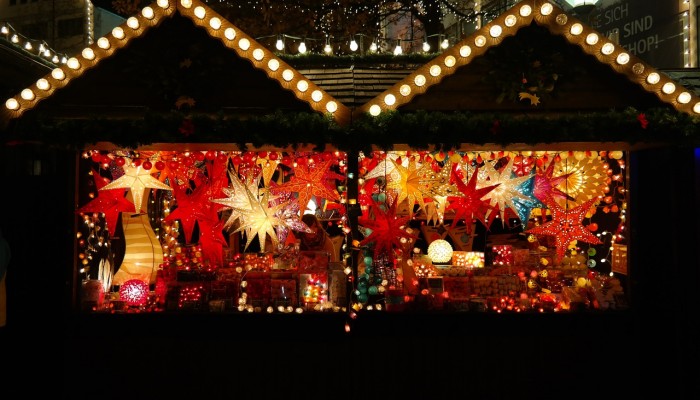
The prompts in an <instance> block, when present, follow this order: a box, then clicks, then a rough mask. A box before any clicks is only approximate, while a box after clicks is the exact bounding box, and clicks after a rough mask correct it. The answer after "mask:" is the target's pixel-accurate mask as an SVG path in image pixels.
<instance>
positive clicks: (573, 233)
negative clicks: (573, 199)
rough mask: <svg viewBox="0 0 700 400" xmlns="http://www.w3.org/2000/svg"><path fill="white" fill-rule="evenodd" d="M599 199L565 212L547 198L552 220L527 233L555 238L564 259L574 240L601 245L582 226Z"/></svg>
mask: <svg viewBox="0 0 700 400" xmlns="http://www.w3.org/2000/svg"><path fill="white" fill-rule="evenodd" d="M598 200H599V199H598V198H597V197H594V198H592V199H590V200H588V201H587V202H585V203H583V204H581V205H579V206H578V207H576V208H572V209H570V210H565V209H563V208H561V207H559V205H558V204H557V202H556V201H554V199H552V197H549V198H547V201H546V202H545V204H547V207H548V208H549V209H550V210H551V211H552V219H551V220H550V221H549V222H546V223H544V224H543V225H540V226H536V227H534V228H531V229H528V230H527V231H526V232H528V233H534V234H540V235H547V236H554V238H555V242H556V246H557V255H558V256H559V257H562V256H563V255H564V253H565V252H566V249H567V248H568V246H569V243H571V242H572V241H574V240H578V241H581V242H586V243H591V244H601V243H602V242H601V241H600V239H598V238H597V237H596V236H595V235H593V234H592V233H591V232H590V231H589V230H588V229H586V227H584V226H583V225H581V221H583V218H584V217H585V215H586V213H587V212H588V210H589V209H590V208H591V206H593V205H594V204H595V203H596V202H597V201H598Z"/></svg>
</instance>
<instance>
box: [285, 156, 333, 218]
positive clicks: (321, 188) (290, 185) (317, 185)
mask: <svg viewBox="0 0 700 400" xmlns="http://www.w3.org/2000/svg"><path fill="white" fill-rule="evenodd" d="M331 163H332V161H331V160H328V161H325V162H323V163H321V164H319V165H317V166H315V167H310V166H303V165H300V166H298V167H297V168H296V169H295V170H294V175H293V176H292V177H291V179H290V180H289V182H285V183H283V184H281V185H278V186H276V187H274V188H273V189H272V191H273V193H283V192H297V193H299V197H298V201H299V208H300V209H302V210H305V209H306V205H307V204H309V200H311V198H312V197H313V196H316V197H317V198H321V199H328V200H333V201H338V200H340V194H338V191H337V190H336V189H335V188H334V187H330V184H329V182H328V178H329V177H333V176H332V175H329V172H328V170H329V167H330V165H331Z"/></svg>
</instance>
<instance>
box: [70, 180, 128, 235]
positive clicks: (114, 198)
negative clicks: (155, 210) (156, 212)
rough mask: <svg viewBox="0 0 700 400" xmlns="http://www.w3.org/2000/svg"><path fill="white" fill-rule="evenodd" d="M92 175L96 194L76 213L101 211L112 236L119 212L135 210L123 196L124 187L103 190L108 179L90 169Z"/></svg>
mask: <svg viewBox="0 0 700 400" xmlns="http://www.w3.org/2000/svg"><path fill="white" fill-rule="evenodd" d="M92 177H93V178H94V179H95V186H96V187H97V192H98V195H97V197H96V198H94V199H93V200H91V201H90V202H89V203H87V204H86V205H84V206H82V207H80V208H79V209H78V210H76V213H93V212H98V213H103V214H104V215H105V221H106V223H107V229H108V230H109V236H110V237H111V236H114V232H115V231H116V229H117V220H118V219H119V213H121V212H131V213H133V212H136V211H135V208H134V204H133V203H132V202H130V201H129V200H128V199H127V198H126V197H125V196H124V194H125V190H124V188H118V189H111V190H103V188H104V187H105V186H107V184H108V183H109V179H107V178H105V177H103V176H100V174H99V173H98V172H97V171H95V170H94V169H93V170H92Z"/></svg>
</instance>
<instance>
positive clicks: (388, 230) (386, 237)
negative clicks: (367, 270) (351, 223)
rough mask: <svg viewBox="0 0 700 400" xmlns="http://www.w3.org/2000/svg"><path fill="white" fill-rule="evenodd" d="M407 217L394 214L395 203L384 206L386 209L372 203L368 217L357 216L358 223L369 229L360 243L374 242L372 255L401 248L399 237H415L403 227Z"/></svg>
mask: <svg viewBox="0 0 700 400" xmlns="http://www.w3.org/2000/svg"><path fill="white" fill-rule="evenodd" d="M409 219H410V218H409V217H401V218H400V217H397V216H396V203H394V204H393V205H391V206H389V207H386V210H384V209H382V208H381V207H379V206H378V205H377V204H376V203H373V204H372V209H371V215H370V216H369V217H363V218H358V223H359V224H360V225H362V226H363V227H364V228H366V229H368V230H369V231H370V233H369V235H368V236H367V237H365V238H364V239H363V240H362V241H361V242H360V245H361V246H362V245H366V244H369V243H374V255H375V256H378V255H380V254H387V253H391V251H392V250H393V249H394V248H397V249H401V248H402V247H403V243H401V239H402V238H404V239H406V240H415V239H417V237H416V236H415V235H412V234H410V233H408V232H406V230H405V229H404V225H406V223H408V221H409Z"/></svg>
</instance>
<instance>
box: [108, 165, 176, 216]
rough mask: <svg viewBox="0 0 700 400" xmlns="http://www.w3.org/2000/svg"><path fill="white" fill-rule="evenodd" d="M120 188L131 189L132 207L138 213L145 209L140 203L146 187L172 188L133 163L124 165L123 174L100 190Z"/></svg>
mask: <svg viewBox="0 0 700 400" xmlns="http://www.w3.org/2000/svg"><path fill="white" fill-rule="evenodd" d="M122 188H124V189H128V190H130V191H131V196H132V197H133V199H134V208H135V209H136V212H139V213H140V212H142V211H143V212H145V211H146V210H143V209H142V205H143V195H144V192H145V190H146V189H147V188H150V189H162V190H172V188H171V187H170V186H168V185H166V184H164V183H162V182H161V181H159V180H158V179H156V178H154V177H153V176H151V173H150V171H148V170H145V169H143V168H142V167H141V166H138V167H134V166H133V165H129V166H124V175H122V176H121V177H119V179H116V180H114V181H112V182H110V183H109V184H107V185H105V186H103V187H102V188H100V190H110V189H122Z"/></svg>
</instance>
